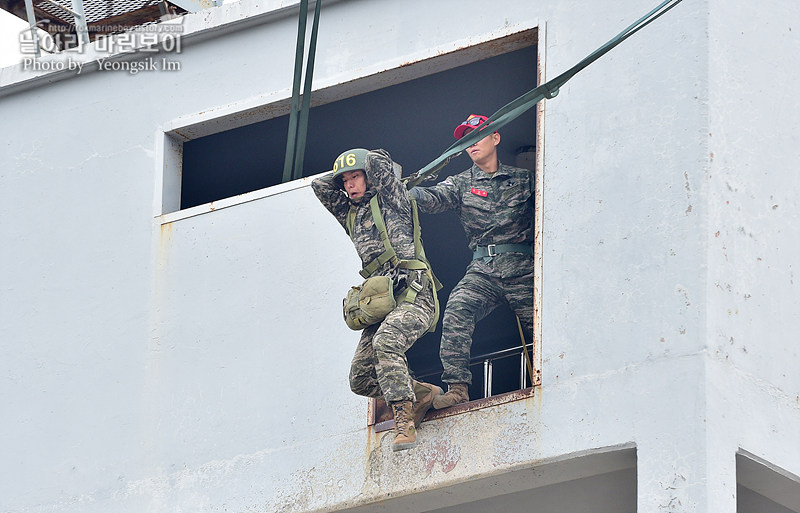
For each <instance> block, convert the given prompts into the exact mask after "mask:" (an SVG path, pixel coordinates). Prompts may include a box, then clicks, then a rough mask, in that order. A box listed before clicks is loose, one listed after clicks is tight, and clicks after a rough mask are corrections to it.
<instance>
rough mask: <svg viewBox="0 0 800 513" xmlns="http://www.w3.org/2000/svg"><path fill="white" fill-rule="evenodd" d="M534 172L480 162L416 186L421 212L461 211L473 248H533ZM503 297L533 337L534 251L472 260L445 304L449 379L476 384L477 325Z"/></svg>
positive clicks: (444, 362)
mask: <svg viewBox="0 0 800 513" xmlns="http://www.w3.org/2000/svg"><path fill="white" fill-rule="evenodd" d="M533 189H534V175H533V172H532V171H529V170H527V169H520V168H515V167H511V166H506V165H503V164H499V168H498V170H497V171H496V172H494V173H491V174H490V173H486V172H484V171H483V170H481V168H479V167H478V166H477V165H473V166H472V168H470V169H468V170H466V171H464V172H462V173H460V174H458V175H455V176H451V177H448V178H447V179H445V180H444V181H442V182H441V183H439V184H436V185H434V186H432V187H415V188H414V189H412V195H413V196H414V197H415V198H416V199H417V204H418V206H419V211H420V212H425V213H429V214H438V213H440V212H445V211H447V210H457V211H458V214H459V217H460V218H461V224H462V226H463V227H464V231H465V232H466V235H467V238H468V239H469V248H470V250H472V251H473V252H474V251H475V250H476V249H478V248H479V247H484V248H485V247H486V246H487V245H489V244H523V245H525V246H528V247H530V248H532V247H533V237H534V235H533V216H534V204H533V202H534V197H533ZM501 302H505V303H507V304H508V305H509V306H510V307H511V309H512V310H513V311H514V312H515V313H516V314H517V316H518V317H519V320H520V323H521V324H522V329H523V331H524V333H525V335H526V337H527V339H528V340H529V341H530V340H533V255H532V254H526V253H501V254H498V255H496V256H494V257H485V258H477V259H475V260H473V261H472V262H470V264H469V265H468V266H467V271H466V274H465V275H464V277H463V278H462V279H461V280H460V281H459V282H458V284H457V285H456V286H455V288H454V289H453V291H452V292H451V293H450V297H449V299H448V300H447V306H446V307H445V312H444V318H443V320H442V341H441V347H440V351H439V356H440V358H441V360H442V366H443V367H444V372H443V373H442V381H444V382H446V383H472V373H471V372H470V370H469V359H470V346H471V345H472V333H473V331H474V330H475V324H476V323H477V322H478V321H480V320H481V319H483V318H484V317H486V316H487V315H489V313H490V312H491V311H492V310H494V309H495V308H496V307H497V306H498V305H499V304H500V303H501Z"/></svg>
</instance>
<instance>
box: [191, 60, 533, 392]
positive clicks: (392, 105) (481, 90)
mask: <svg viewBox="0 0 800 513" xmlns="http://www.w3.org/2000/svg"><path fill="white" fill-rule="evenodd" d="M536 85H537V64H536V47H535V46H531V47H527V48H523V49H520V50H516V51H513V52H509V53H506V54H502V55H499V56H496V57H490V58H487V59H484V60H480V61H477V62H474V63H471V64H467V65H464V66H461V67H458V68H454V69H450V70H446V71H442V72H439V73H435V74H432V75H428V76H425V77H422V78H418V79H415V80H411V81H408V82H404V83H400V84H396V85H392V86H390V87H386V88H383V89H379V90H376V91H373V92H370V93H366V94H362V95H359V96H354V97H351V98H348V99H345V100H341V101H337V102H334V103H329V104H327V105H322V106H319V107H315V108H312V109H311V111H310V113H309V128H308V140H307V145H306V153H305V162H304V164H305V165H304V176H311V175H315V174H317V173H321V172H324V171H327V170H329V169H331V167H332V163H333V160H334V158H335V157H336V156H337V155H339V153H341V152H342V151H344V150H346V149H349V148H353V147H364V148H385V149H387V150H388V151H389V152H390V153H391V155H392V158H393V159H394V160H395V161H396V162H398V163H399V164H400V165H402V166H403V171H404V175H407V174H409V173H411V172H413V171H415V170H417V169H420V168H422V167H423V166H424V165H426V164H427V163H428V162H430V161H432V160H433V159H435V158H436V157H437V156H439V155H440V154H441V152H442V151H444V149H446V148H447V147H448V146H450V144H452V142H453V141H454V139H453V129H454V128H455V126H456V125H457V124H458V123H460V122H461V121H462V120H464V119H465V118H466V117H467V115H469V114H471V113H476V114H485V115H490V114H491V113H493V112H494V111H496V110H497V109H499V108H500V107H502V106H503V105H505V104H506V103H508V102H509V101H511V100H513V99H515V98H516V97H518V96H519V95H521V94H523V93H525V92H527V91H529V90H530V89H533V88H534V87H536ZM535 125H536V114H535V109H531V110H530V111H528V112H526V113H525V114H524V115H522V116H521V117H520V118H518V119H516V120H515V121H514V122H512V123H510V124H509V125H507V126H505V127H504V128H503V129H502V130H501V131H500V133H501V137H502V139H501V143H500V147H499V150H500V159H501V161H503V162H505V163H508V164H512V165H514V163H515V155H516V152H517V151H518V150H519V149H520V148H524V147H531V146H535V141H536V130H535ZM287 129H288V116H283V117H280V118H275V119H270V120H267V121H263V122H259V123H255V124H252V125H248V126H245V127H241V128H237V129H234V130H230V131H226V132H221V133H218V134H214V135H210V136H207V137H203V138H199V139H195V140H192V141H189V142H186V143H185V144H184V151H183V171H182V177H183V183H182V189H181V208H182V209H185V208H189V207H193V206H196V205H201V204H204V203H208V202H211V201H215V200H218V199H221V198H226V197H230V196H234V195H237V194H242V193H245V192H250V191H253V190H257V189H261V188H264V187H269V186H272V185H276V184H278V183H280V182H281V179H282V173H283V155H284V151H285V148H286V132H287ZM471 164H472V162H471V161H470V160H469V157H467V156H466V155H461V156H459V157H457V158H455V159H453V160H452V161H451V162H450V164H449V165H448V166H447V167H446V168H444V170H442V172H441V173H440V175H439V180H441V179H443V178H445V177H446V176H449V175H451V174H456V173H459V172H461V171H463V170H464V169H467V168H468V167H469V166H470V165H471ZM423 185H424V184H423ZM421 223H422V229H423V239H424V241H425V249H426V253H427V255H428V257H429V259H430V261H431V263H432V264H433V266H434V272H435V273H436V274H437V276H438V277H439V279H440V280H441V281H442V283H443V284H444V289H443V290H442V291H441V292H440V300H441V303H442V305H445V304H446V303H447V297H448V295H449V293H450V291H451V290H452V288H453V286H454V285H455V284H456V283H457V282H458V280H459V279H460V278H461V277H462V276H463V274H464V270H465V268H466V265H467V263H468V262H469V260H470V258H471V254H470V253H469V250H468V249H467V246H466V238H465V236H464V232H463V230H462V228H461V224H460V222H459V221H458V218H457V215H456V214H455V213H444V214H439V215H436V216H431V215H422V216H421ZM531 286H533V284H531ZM440 337H441V322H440V323H439V325H438V329H437V331H436V332H435V333H431V334H428V335H426V336H425V337H423V338H422V339H420V340H419V341H418V342H417V343H416V344H415V345H414V347H413V348H412V349H411V350H410V351H409V353H408V358H409V363H410V366H411V369H412V371H413V372H414V373H415V375H416V376H417V377H418V378H420V379H425V380H427V381H430V382H433V383H437V384H441V382H440V381H439V378H440V374H441V370H442V368H441V363H440V362H439V355H438V350H439V339H440ZM528 342H529V343H530V341H528ZM519 346H520V338H519V332H518V330H517V324H516V319H515V317H514V315H513V314H512V313H511V311H510V310H509V309H508V307H506V306H501V307H500V308H498V309H497V310H495V311H494V312H493V313H492V314H491V315H490V316H489V317H488V318H487V319H485V320H484V321H483V322H481V323H479V324H478V326H477V328H476V330H475V333H474V336H473V345H472V356H473V358H475V357H479V356H481V355H484V354H489V353H495V352H497V351H501V350H504V349H507V348H512V347H519ZM519 366H520V357H519V353H515V355H514V356H511V357H508V358H502V359H500V360H497V361H495V363H494V368H493V372H492V395H497V394H500V393H503V392H508V391H512V390H519V389H520V388H524V387H523V386H521V385H520V372H519ZM483 368H484V364H483V362H482V360H480V359H478V360H477V361H476V362H475V365H474V366H473V384H472V387H471V388H470V397H472V398H481V397H483V392H484V382H483V379H484V378H483V375H484V373H483ZM525 386H529V383H528V384H527V385H525Z"/></svg>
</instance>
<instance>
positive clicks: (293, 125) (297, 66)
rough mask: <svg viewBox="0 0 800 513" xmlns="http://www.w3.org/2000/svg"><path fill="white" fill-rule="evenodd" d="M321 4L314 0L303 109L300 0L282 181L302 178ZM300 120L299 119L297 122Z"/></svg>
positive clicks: (304, 15)
mask: <svg viewBox="0 0 800 513" xmlns="http://www.w3.org/2000/svg"><path fill="white" fill-rule="evenodd" d="M321 7H322V2H320V1H319V0H317V2H316V6H315V8H314V23H313V25H312V27H311V43H310V45H309V49H308V62H307V63H306V76H305V80H304V81H305V86H304V88H303V105H302V107H299V105H300V79H301V74H302V71H303V50H304V47H305V40H306V23H307V19H308V0H300V18H299V20H298V22H297V48H296V51H295V56H294V82H293V84H292V106H291V111H290V112H289V132H288V135H287V137H286V157H285V159H284V161H283V181H284V182H288V181H289V180H292V179H295V180H296V179H297V178H300V177H301V176H302V175H303V157H304V155H305V146H306V132H307V129H308V109H309V103H310V101H311V79H312V76H313V74H314V56H315V54H316V48H317V31H318V28H319V13H320V10H321ZM298 118H299V119H298Z"/></svg>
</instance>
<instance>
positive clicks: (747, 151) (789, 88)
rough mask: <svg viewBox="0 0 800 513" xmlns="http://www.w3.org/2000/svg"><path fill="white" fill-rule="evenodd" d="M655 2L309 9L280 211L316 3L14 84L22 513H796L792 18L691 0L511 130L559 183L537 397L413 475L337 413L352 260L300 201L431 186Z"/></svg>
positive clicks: (551, 214)
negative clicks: (423, 178)
mask: <svg viewBox="0 0 800 513" xmlns="http://www.w3.org/2000/svg"><path fill="white" fill-rule="evenodd" d="M653 7H655V4H654V3H653V4H651V2H647V1H644V0H622V1H618V2H560V1H556V0H540V1H538V2H529V1H522V0H497V1H495V2H492V3H487V2H477V1H472V0H466V1H463V2H457V3H456V2H430V1H428V2H423V1H417V0H407V1H403V2H388V1H375V0H372V1H370V0H339V1H334V0H330V1H327V0H326V1H323V2H322V10H321V17H320V29H319V40H318V43H317V45H318V46H317V52H316V65H315V69H314V79H313V93H312V96H311V105H312V110H311V115H310V118H309V144H308V147H307V152H308V155H307V157H306V162H307V165H306V169H305V172H304V175H305V176H304V177H303V178H300V179H298V180H293V181H289V182H286V183H280V182H281V180H280V179H275V178H274V176H276V173H279V172H280V170H281V169H282V167H283V150H284V145H285V142H286V135H285V122H284V121H280V120H281V119H285V116H286V114H287V112H288V111H289V106H290V103H291V95H292V90H291V89H292V79H293V68H294V60H295V44H296V34H297V20H298V10H299V3H298V2H297V1H293V0H281V1H279V0H265V1H261V2H257V1H250V0H241V1H240V2H235V3H227V4H224V5H220V6H217V7H212V8H209V9H206V10H203V11H200V12H196V13H192V14H186V15H184V16H182V17H180V18H178V19H174V20H170V21H166V22H164V23H163V24H162V26H166V24H173V25H174V26H175V27H178V28H176V29H175V31H174V32H172V33H169V32H165V30H164V29H159V30H156V31H154V32H156V33H157V35H156V36H151V35H150V33H147V32H145V33H143V34H139V35H137V36H126V35H124V34H123V35H118V36H117V38H118V43H117V44H118V45H121V46H120V47H118V48H116V49H115V48H113V47H112V48H109V47H108V46H106V47H101V44H109V43H108V42H106V43H102V41H99V40H95V41H93V42H92V43H90V44H89V45H87V46H84V47H82V48H78V49H73V50H69V51H66V52H62V53H60V54H57V55H44V56H43V57H41V58H39V59H38V60H37V61H36V63H33V62H30V63H28V64H27V65H25V64H24V63H21V64H20V65H19V66H14V67H9V68H5V69H2V70H0V120H2V121H1V122H2V126H3V128H4V143H3V145H2V151H0V199H1V200H2V201H0V236H1V237H2V246H3V249H2V251H0V255H2V257H1V258H2V259H1V260H0V263H1V264H2V269H3V271H4V272H3V279H2V287H1V288H0V333H1V334H2V343H0V356H1V357H0V361H2V364H0V365H2V374H1V376H2V377H0V380H2V387H0V411H2V418H3V420H2V422H0V455H1V456H2V457H0V460H2V466H0V511H2V512H3V513H5V512H9V513H10V512H14V513H22V512H24V513H34V512H35V513H40V512H41V513H43V512H56V513H68V512H81V513H86V512H97V513H107V512H110V511H113V512H120V513H128V512H130V513H134V512H136V513H141V512H145V511H146V512H192V513H194V512H197V513H205V512H223V511H227V512H255V511H260V512H263V511H268V512H281V513H290V512H292V513H294V512H298V513H299V512H328V511H344V512H348V513H355V512H367V511H369V512H373V511H382V512H395V511H415V512H436V513H450V512H455V511H459V512H462V513H464V512H466V513H469V512H478V511H503V510H505V511H515V512H516V511H519V512H523V511H525V512H540V511H542V512H551V513H552V512H577V511H592V512H620V511H630V512H633V511H639V512H662V511H669V512H676V513H678V512H708V513H712V512H713V513H722V512H731V513H732V512H741V513H744V512H751V511H758V512H770V513H786V512H798V511H800V478H798V475H800V376H798V374H797V372H796V370H797V369H798V368H800V352H799V350H798V344H797V333H798V331H799V330H800V315H797V312H798V310H799V309H800V289H799V287H800V282H796V281H795V277H794V272H795V270H796V268H797V267H798V258H797V254H798V253H800V251H798V250H800V242H798V241H799V240H800V215H799V214H800V206H799V205H798V199H797V198H798V197H800V178H798V173H797V167H798V163H800V135H799V134H800V121H798V120H799V119H800V105H798V102H797V100H796V98H794V95H793V94H792V92H793V90H794V88H795V83H796V82H797V80H798V78H800V7H798V6H797V5H796V2H794V1H791V0H771V1H768V2H762V3H759V4H758V5H755V4H753V5H750V4H748V5H738V4H737V5H734V4H733V3H731V2H718V1H715V0H684V1H683V2H681V3H680V4H678V5H677V6H676V7H675V8H674V9H672V10H671V11H669V12H668V13H667V14H665V15H664V16H663V17H662V18H660V19H658V20H657V21H655V22H654V23H652V24H650V25H648V26H647V27H646V28H645V29H644V30H642V31H640V32H639V33H637V34H636V35H634V36H633V37H632V38H631V39H630V40H628V41H626V42H624V43H623V44H621V45H620V46H619V47H617V48H616V49H614V50H613V51H612V52H611V53H609V54H608V55H606V56H605V57H603V58H602V59H600V60H599V61H597V62H596V63H594V64H592V65H591V66H589V67H588V68H586V69H585V70H583V71H582V72H581V73H580V74H578V75H576V76H575V77H574V78H573V79H572V80H571V81H570V82H569V83H567V84H566V85H565V86H564V87H562V88H561V90H560V92H559V94H558V96H556V97H555V98H553V99H551V100H545V101H543V102H541V103H540V104H539V105H538V106H537V108H536V109H534V110H532V111H531V112H530V113H529V114H527V115H526V117H523V118H520V119H519V120H518V121H516V122H514V123H512V124H510V125H509V126H508V130H507V131H503V142H502V143H501V145H502V147H503V150H504V151H505V152H506V153H505V154H501V159H503V160H504V161H511V160H515V159H517V160H516V161H517V162H523V163H526V164H528V165H530V166H532V168H535V169H536V173H537V192H536V194H537V227H538V228H537V230H538V238H537V247H536V254H537V277H536V280H535V283H533V284H531V286H532V287H534V288H535V301H536V307H537V313H536V319H535V320H536V333H535V335H536V337H537V340H536V341H535V343H534V347H533V350H534V359H535V363H536V366H537V371H538V378H536V379H534V384H535V386H534V387H530V383H526V382H525V381H524V379H525V378H523V381H522V383H521V384H520V385H519V386H517V387H516V388H517V390H516V391H514V392H511V393H508V394H489V395H491V396H492V397H491V398H489V399H484V400H478V401H475V402H474V403H472V404H470V405H468V407H465V408H462V409H460V410H457V411H453V412H449V413H448V412H437V414H435V415H431V416H429V419H428V420H427V421H426V422H424V423H423V425H422V426H421V428H420V430H419V436H420V443H419V445H418V446H417V447H416V448H414V449H411V450H409V451H404V452H401V453H393V452H392V450H391V447H390V445H391V439H390V437H387V436H385V435H386V433H387V432H386V431H383V430H381V429H380V428H379V423H376V419H375V418H373V417H374V415H373V414H374V409H375V405H371V404H369V402H368V401H367V400H366V399H364V398H361V397H357V396H354V395H353V394H352V393H351V392H350V390H349V388H348V383H347V371H348V368H349V362H350V358H351V356H352V352H353V350H354V348H355V345H356V341H357V334H355V333H353V332H352V331H350V330H348V329H347V328H346V326H345V325H344V323H343V322H342V320H341V313H340V310H339V305H340V302H341V298H342V296H343V294H344V292H345V291H346V290H347V289H348V288H349V287H350V286H351V285H354V284H355V283H357V282H358V281H359V276H358V274H357V270H358V267H359V262H358V258H357V256H356V254H355V252H354V251H353V249H352V245H351V243H350V241H349V240H348V238H347V236H346V235H345V233H344V232H343V231H342V229H341V227H340V226H339V225H338V224H337V223H336V222H335V220H334V219H333V218H332V217H331V216H330V215H329V214H328V213H327V212H326V211H325V210H324V209H323V208H322V207H321V205H320V204H319V203H318V202H317V200H316V199H315V197H314V195H313V193H312V192H311V190H310V177H311V176H314V175H316V174H318V173H322V172H326V171H327V170H328V169H330V163H332V162H333V159H334V158H335V156H336V155H337V154H338V153H339V152H340V151H342V150H344V149H346V148H348V147H358V146H367V147H378V146H381V147H384V148H387V149H388V150H389V151H390V152H391V153H392V156H393V158H394V159H395V160H396V161H397V162H398V163H400V164H401V165H402V166H403V168H404V170H405V171H406V172H409V171H412V170H414V169H418V168H419V167H421V166H422V165H424V164H425V163H427V162H428V161H430V160H432V159H433V158H435V157H436V156H438V154H439V152H441V151H442V150H443V149H444V148H446V147H447V146H448V145H449V144H450V142H452V135H451V134H452V128H453V126H455V125H456V124H458V122H460V121H461V120H462V119H464V118H465V117H466V115H467V114H469V113H471V112H473V111H482V113H485V114H489V113H491V112H492V111H494V110H496V109H498V108H500V107H502V105H503V104H504V103H506V102H507V101H511V100H512V99H513V98H514V97H515V95H516V94H520V93H522V92H525V91H527V90H528V89H531V88H532V87H533V86H535V85H536V83H543V82H545V81H546V80H548V79H549V78H552V77H555V76H557V75H558V74H559V73H561V72H563V71H565V70H566V69H568V68H569V67H571V66H572V65H573V64H575V63H577V62H578V61H579V60H580V59H582V58H583V57H585V56H586V55H587V54H589V53H590V52H592V51H593V50H595V49H596V48H597V47H598V46H600V45H601V44H602V43H604V42H605V41H606V40H608V39H609V38H610V37H611V36H613V35H614V34H616V33H618V32H619V31H620V30H621V29H623V28H624V27H626V26H628V25H629V24H630V23H632V22H633V21H635V20H636V19H637V18H638V17H640V16H641V15H643V14H644V13H646V12H647V11H649V10H650V9H652V8H653ZM165 33H168V34H173V36H165ZM174 34H178V35H177V36H175V35H174ZM120 41H121V42H120ZM517 90H518V91H519V93H516V92H515V91H517ZM512 125H513V126H512ZM532 147H535V150H533V149H532ZM460 159H461V160H455V161H454V162H453V163H451V164H449V166H448V168H447V169H448V170H449V171H448V172H457V171H460V170H462V169H464V168H466V167H467V165H468V161H466V160H465V157H460ZM451 221H452V220H451ZM425 222H428V223H429V224H428V225H426V224H425ZM440 222H441V223H447V222H448V221H446V220H445V221H438V220H436V221H434V220H433V219H428V220H427V221H426V219H423V235H424V234H425V233H426V232H425V231H424V230H425V226H431V228H430V230H432V232H431V233H438V232H435V230H441V232H442V233H445V232H448V231H452V230H451V228H452V227H453V226H454V227H455V230H456V231H458V230H460V228H458V225H457V223H456V224H451V225H446V224H442V225H436V224H435V223H440ZM436 239H438V236H429V237H428V239H426V240H428V241H430V242H431V246H433V248H434V249H432V250H429V252H428V254H429V256H430V257H431V260H432V262H433V265H434V267H435V269H436V271H437V273H438V274H440V276H443V277H444V279H443V281H445V282H446V283H445V285H446V286H448V283H449V286H450V287H452V284H453V281H454V280H457V278H458V274H459V272H462V271H463V262H460V263H454V262H453V261H452V260H450V255H451V252H452V251H455V250H454V249H453V248H455V247H456V246H457V245H458V244H455V243H453V244H451V243H448V244H446V245H442V244H441V243H439V244H437V243H436V242H435V240H436ZM461 244H463V240H461ZM459 266H461V267H459ZM491 322H492V323H495V322H496V323H497V324H498V325H499V324H501V323H502V320H497V321H491ZM506 324H507V323H506ZM506 324H504V326H505V328H508V326H506ZM491 326H492V330H491V331H495V330H494V326H495V325H494V324H492V325H491ZM505 328H502V329H505ZM499 329H500V328H498V330H499ZM509 329H510V332H511V333H512V334H513V332H514V330H515V329H516V328H515V327H513V326H512V327H511V328H509ZM506 331H508V330H506ZM498 336H499V335H498ZM476 337H484V338H486V339H492V337H493V335H491V334H486V333H476ZM431 344H433V345H432V346H431ZM435 344H436V341H435V339H434V340H433V342H430V343H427V346H428V351H427V352H425V350H424V349H423V350H421V353H420V354H419V355H417V356H416V358H417V360H418V361H419V362H425V361H428V362H429V361H430V360H431V358H435V355H436V350H435ZM431 347H433V349H432V350H431ZM420 365H423V364H420ZM434 367H435V365H434ZM499 373H501V371H499V370H497V371H496V374H499ZM512 388H513V387H512ZM519 389H521V390H519Z"/></svg>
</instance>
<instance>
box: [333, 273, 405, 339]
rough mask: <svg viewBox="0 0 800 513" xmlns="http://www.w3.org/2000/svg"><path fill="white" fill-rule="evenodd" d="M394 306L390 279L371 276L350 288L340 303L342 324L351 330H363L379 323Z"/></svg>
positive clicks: (392, 284)
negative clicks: (345, 324) (342, 315)
mask: <svg viewBox="0 0 800 513" xmlns="http://www.w3.org/2000/svg"><path fill="white" fill-rule="evenodd" d="M396 306H397V302H396V301H395V299H394V283H393V282H392V279H391V278H389V277H388V276H373V277H372V278H367V279H366V280H365V281H364V283H362V284H361V285H358V286H356V287H351V288H350V291H349V292H348V293H347V297H345V298H344V300H343V301H342V309H343V313H344V322H345V323H347V326H348V327H349V328H350V329H351V330H363V329H364V328H366V327H367V326H371V325H373V324H377V323H379V322H381V321H382V320H383V319H384V318H385V317H386V315H387V314H388V313H389V312H391V311H392V310H394V309H395V307H396Z"/></svg>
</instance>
